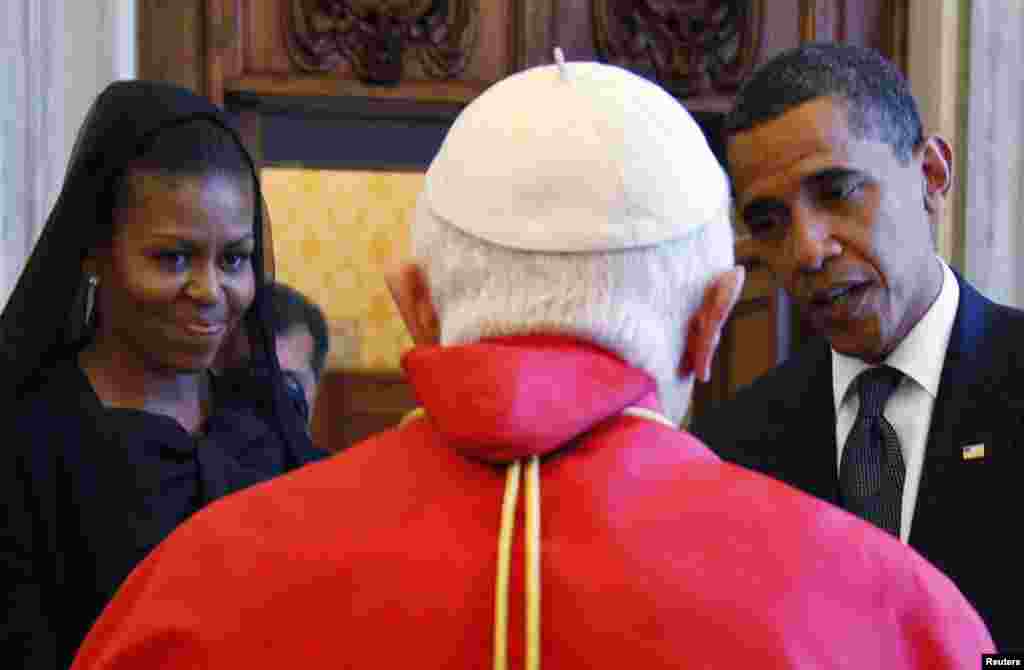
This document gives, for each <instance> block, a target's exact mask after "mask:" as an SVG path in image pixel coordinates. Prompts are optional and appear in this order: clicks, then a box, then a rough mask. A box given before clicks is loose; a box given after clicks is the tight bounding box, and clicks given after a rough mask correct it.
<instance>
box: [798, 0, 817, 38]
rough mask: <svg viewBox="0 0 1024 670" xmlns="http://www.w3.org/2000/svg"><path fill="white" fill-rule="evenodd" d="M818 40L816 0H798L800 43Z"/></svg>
mask: <svg viewBox="0 0 1024 670" xmlns="http://www.w3.org/2000/svg"><path fill="white" fill-rule="evenodd" d="M817 38H818V3H817V0H800V42H801V43H804V42H813V41H814V40H816V39H817Z"/></svg>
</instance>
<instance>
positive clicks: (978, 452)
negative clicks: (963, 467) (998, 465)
mask: <svg viewBox="0 0 1024 670" xmlns="http://www.w3.org/2000/svg"><path fill="white" fill-rule="evenodd" d="M960 453H961V455H962V456H963V459H964V460H965V461H976V460H978V459H979V458H985V445H984V444H969V445H967V446H966V447H961V448H960Z"/></svg>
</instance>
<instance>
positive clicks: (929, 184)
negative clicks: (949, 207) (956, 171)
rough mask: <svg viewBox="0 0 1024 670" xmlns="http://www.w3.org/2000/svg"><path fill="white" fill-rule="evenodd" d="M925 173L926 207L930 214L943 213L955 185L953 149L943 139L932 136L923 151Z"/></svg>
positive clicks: (922, 164)
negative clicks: (948, 196) (951, 189)
mask: <svg viewBox="0 0 1024 670" xmlns="http://www.w3.org/2000/svg"><path fill="white" fill-rule="evenodd" d="M921 151H922V155H921V170H922V172H923V173H924V207H925V209H926V210H927V211H928V213H930V214H932V213H935V212H940V211H942V206H943V204H945V202H946V195H947V194H948V193H949V189H950V187H951V186H952V185H953V149H952V147H950V146H949V143H948V142H946V140H944V139H943V138H942V137H940V136H938V135H932V136H930V137H928V138H927V139H926V140H925V141H924V145H923V147H922V149H921Z"/></svg>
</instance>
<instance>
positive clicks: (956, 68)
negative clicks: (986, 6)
mask: <svg viewBox="0 0 1024 670" xmlns="http://www.w3.org/2000/svg"><path fill="white" fill-rule="evenodd" d="M967 4H968V3H967V2H966V1H965V0H910V12H909V26H910V30H909V35H908V41H907V61H908V62H907V76H908V78H909V79H910V87H911V90H912V91H913V92H914V96H915V97H916V98H917V101H918V105H919V107H920V112H921V117H922V119H921V120H922V122H923V124H924V127H925V134H932V133H935V134H939V135H942V136H943V137H945V138H946V140H947V141H949V142H950V144H952V146H953V152H954V156H955V157H957V156H959V155H960V152H963V151H965V142H964V141H963V135H964V133H963V124H964V121H965V119H963V118H962V116H963V115H962V113H961V109H962V104H961V103H962V100H963V98H964V96H965V95H966V91H964V90H963V86H962V81H961V80H962V73H963V69H964V68H965V67H966V65H967V64H966V62H965V58H964V53H963V49H962V46H961V29H962V23H963V22H964V21H966V18H967V17H966V13H967V10H966V5H967ZM962 163H963V161H962V160H960V159H959V158H957V159H956V160H954V177H953V178H954V180H955V181H954V188H953V189H952V190H951V192H950V195H951V198H950V200H949V207H947V209H946V216H945V219H944V221H943V225H942V228H941V230H939V231H938V249H939V253H940V255H942V257H943V258H945V259H946V260H947V261H949V262H951V263H952V264H953V266H954V267H956V268H957V269H962V268H963V239H964V233H963V226H964V216H963V211H962V210H963V188H962V178H961V175H960V174H957V173H958V172H959V170H957V169H956V168H957V167H958V165H962Z"/></svg>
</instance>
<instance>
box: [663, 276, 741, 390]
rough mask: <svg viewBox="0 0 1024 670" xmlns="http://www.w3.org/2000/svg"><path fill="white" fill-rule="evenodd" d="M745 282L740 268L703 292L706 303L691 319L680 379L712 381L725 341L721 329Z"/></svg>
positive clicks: (712, 282)
mask: <svg viewBox="0 0 1024 670" xmlns="http://www.w3.org/2000/svg"><path fill="white" fill-rule="evenodd" d="M745 279H746V270H745V269H744V268H743V266H741V265H738V266H736V267H734V268H733V269H731V270H727V271H725V272H723V273H721V274H719V275H717V276H716V277H715V278H714V279H712V280H711V283H710V284H708V287H707V288H706V289H705V290H704V299H703V300H702V301H701V304H700V306H699V307H698V308H697V311H696V312H694V314H693V316H692V317H691V318H690V323H689V327H688V334H687V337H686V351H685V352H684V353H683V360H681V361H680V362H679V375H680V376H681V377H683V376H686V375H688V374H696V375H697V378H698V379H700V380H701V381H702V382H706V381H708V380H709V379H710V378H711V362H712V360H714V357H715V351H716V350H717V349H718V342H719V340H720V339H721V337H722V328H723V326H725V322H726V321H727V320H728V319H729V315H730V314H731V313H732V309H733V307H735V306H736V302H737V301H738V300H739V298H740V293H742V292H743V281H744V280H745Z"/></svg>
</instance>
